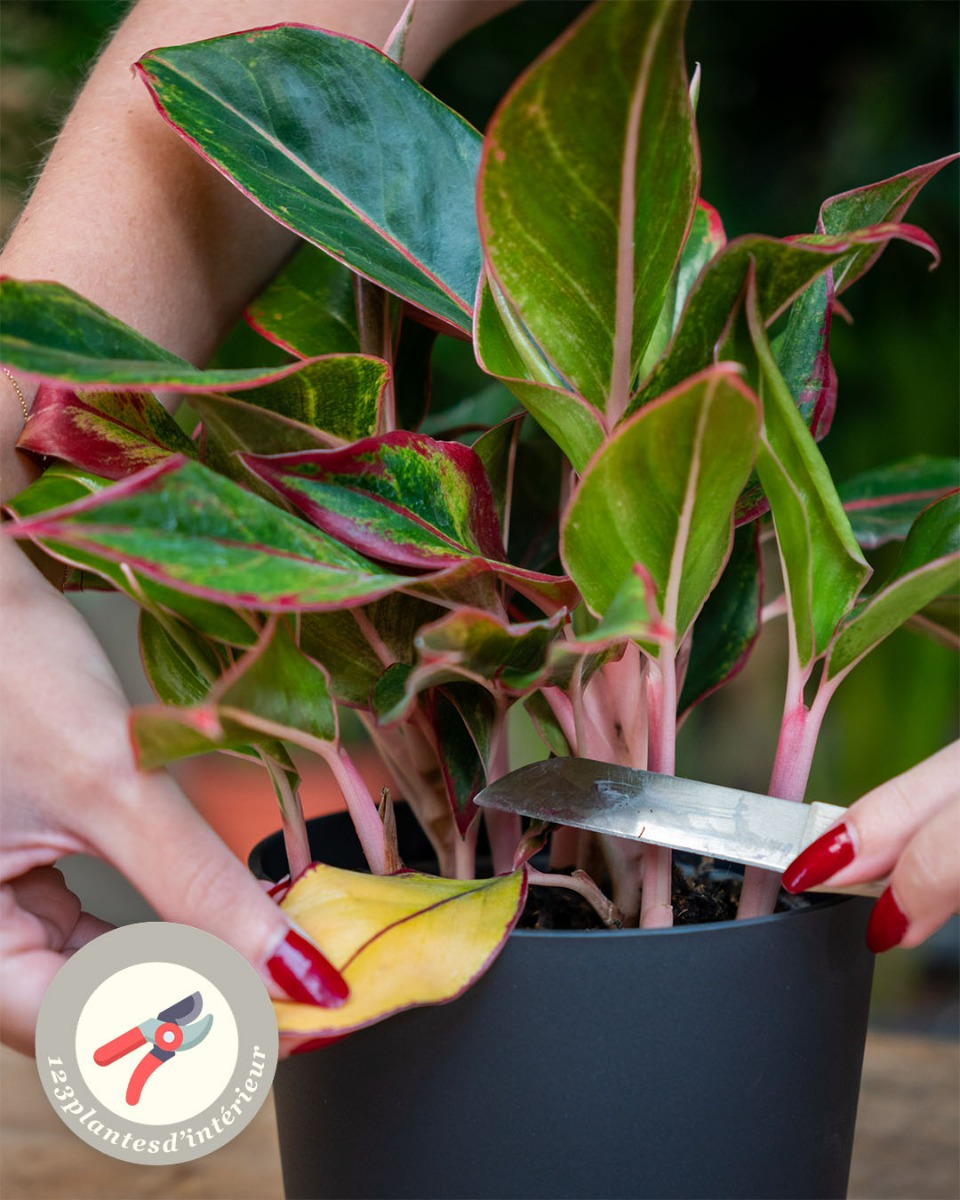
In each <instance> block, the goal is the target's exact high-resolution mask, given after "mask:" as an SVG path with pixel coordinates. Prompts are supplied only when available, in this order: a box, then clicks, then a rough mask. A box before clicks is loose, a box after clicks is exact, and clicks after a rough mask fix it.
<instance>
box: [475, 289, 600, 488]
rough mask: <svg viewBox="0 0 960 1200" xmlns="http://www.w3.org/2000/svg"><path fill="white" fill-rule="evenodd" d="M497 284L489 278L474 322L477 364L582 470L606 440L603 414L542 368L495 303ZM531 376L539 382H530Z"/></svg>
mask: <svg viewBox="0 0 960 1200" xmlns="http://www.w3.org/2000/svg"><path fill="white" fill-rule="evenodd" d="M494 286H495V285H492V284H491V281H490V280H488V279H487V278H486V277H484V279H483V282H482V284H481V288H480V295H479V300H478V303H477V315H476V321H475V324H474V341H475V348H476V354H477V361H478V362H479V364H480V366H481V367H482V368H483V369H484V370H485V371H486V372H487V373H488V374H490V375H495V376H496V377H497V378H498V379H501V380H502V381H503V383H504V384H506V386H507V387H508V388H509V389H510V391H511V392H513V394H514V395H515V396H516V397H517V399H518V400H519V401H520V403H521V404H522V405H523V406H524V408H525V409H526V410H527V412H529V413H530V415H531V416H532V417H533V418H534V420H535V421H536V422H537V423H538V424H539V425H540V426H541V427H542V428H543V429H544V430H545V431H546V432H547V433H548V434H549V435H550V437H551V438H552V439H553V441H554V442H556V444H557V445H558V446H559V447H560V449H561V450H562V451H563V452H564V454H566V456H567V458H569V459H570V462H571V463H572V464H573V467H574V469H575V470H577V471H582V470H583V468H584V467H585V466H586V465H587V463H588V462H589V460H590V457H591V456H592V455H593V453H594V452H595V451H596V450H597V448H598V447H599V445H600V443H601V441H602V440H603V434H604V430H603V421H602V418H601V416H600V413H599V412H598V411H597V409H595V408H594V407H593V405H591V404H588V403H587V402H586V400H584V399H583V397H582V396H579V395H577V394H575V393H574V392H571V391H569V390H568V389H566V388H565V387H562V386H560V385H559V383H558V382H557V381H556V379H555V377H554V376H553V375H552V373H551V372H550V371H549V370H548V369H546V368H544V367H541V366H539V365H538V361H539V360H538V357H537V355H536V353H535V352H534V350H533V349H532V343H530V342H529V340H528V339H525V338H524V336H523V333H522V330H521V331H515V332H513V333H511V331H510V330H509V329H508V327H507V324H506V322H505V320H504V316H503V312H502V311H501V308H500V307H499V306H498V304H497V302H496V298H495V293H494V290H493V287H494ZM523 347H527V351H528V352H527V353H522V352H521V350H522V348H523ZM531 375H535V376H537V378H536V379H531V378H530V376H531Z"/></svg>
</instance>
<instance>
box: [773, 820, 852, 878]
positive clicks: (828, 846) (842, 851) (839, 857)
mask: <svg viewBox="0 0 960 1200" xmlns="http://www.w3.org/2000/svg"><path fill="white" fill-rule="evenodd" d="M855 853H856V849H855V847H854V844H853V838H852V837H851V836H850V830H849V829H848V828H847V827H846V825H838V826H837V828H836V829H828V830H827V832H826V833H825V834H823V836H822V837H818V838H817V840H816V841H815V842H811V843H810V845H809V846H807V848H806V850H801V852H800V853H799V854H798V855H797V857H796V858H795V859H794V860H793V862H792V863H791V864H790V866H789V867H787V869H786V870H785V871H784V873H783V879H782V880H781V882H782V884H783V886H784V887H785V888H786V890H787V891H788V892H805V891H806V890H807V888H812V887H816V886H817V884H820V883H825V882H826V880H828V879H830V877H831V876H833V875H836V873H837V872H838V871H839V870H840V868H841V867H845V866H846V865H847V863H850V862H853V856H854V854H855Z"/></svg>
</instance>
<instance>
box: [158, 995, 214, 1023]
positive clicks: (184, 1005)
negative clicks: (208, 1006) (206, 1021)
mask: <svg viewBox="0 0 960 1200" xmlns="http://www.w3.org/2000/svg"><path fill="white" fill-rule="evenodd" d="M202 1008H203V997H202V996H201V995H200V993H199V992H193V993H192V994H191V995H189V996H184V998H183V999H182V1000H178V1001H177V1002H176V1004H171V1005H170V1007H169V1008H165V1009H163V1010H162V1011H161V1012H158V1013H157V1020H159V1021H173V1022H174V1023H175V1024H177V1025H186V1023H187V1022H188V1021H192V1020H193V1018H194V1017H196V1016H199V1014H200V1010H201V1009H202Z"/></svg>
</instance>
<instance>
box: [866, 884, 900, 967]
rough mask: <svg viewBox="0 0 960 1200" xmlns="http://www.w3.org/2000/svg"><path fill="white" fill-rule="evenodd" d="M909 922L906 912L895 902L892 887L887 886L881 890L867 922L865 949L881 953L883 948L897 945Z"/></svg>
mask: <svg viewBox="0 0 960 1200" xmlns="http://www.w3.org/2000/svg"><path fill="white" fill-rule="evenodd" d="M909 924H910V922H909V921H908V920H907V916H906V913H904V911H903V909H902V908H901V907H900V905H899V904H898V903H897V898H896V896H894V894H893V888H887V890H886V891H885V892H881V894H880V899H879V900H878V901H877V902H876V904H875V905H874V906H873V912H872V913H871V914H870V920H869V921H868V922H867V949H868V950H872V951H873V953H874V954H882V953H883V951H884V950H889V949H891V947H893V946H897V945H899V944H900V942H902V941H903V935H904V934H905V933H906V932H907V926H908V925H909Z"/></svg>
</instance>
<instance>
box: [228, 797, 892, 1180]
mask: <svg viewBox="0 0 960 1200" xmlns="http://www.w3.org/2000/svg"><path fill="white" fill-rule="evenodd" d="M311 826H312V828H311V840H312V844H313V846H314V853H315V854H316V856H317V857H322V858H323V859H324V860H325V861H328V862H334V863H336V864H337V865H341V866H347V867H358V868H359V867H362V862H361V861H360V860H359V852H358V850H357V849H356V843H355V838H354V835H353V833H352V830H351V829H350V827H349V822H348V821H347V820H346V819H345V818H338V817H333V818H322V819H321V821H319V822H312V823H311ZM401 848H402V849H403V848H404V847H403V841H402V840H401ZM406 853H407V860H408V861H412V860H413V859H414V858H415V857H416V850H415V849H414V850H412V849H411V848H410V846H409V843H408V845H407V849H406ZM251 867H252V868H253V869H254V870H255V871H256V872H257V873H259V874H261V875H264V876H266V877H272V878H279V877H280V876H281V875H282V874H283V873H284V871H285V859H284V857H283V848H282V845H281V844H280V840H279V836H277V837H275V838H273V839H268V840H267V841H266V842H264V843H261V845H260V846H259V847H257V849H256V850H255V851H254V853H253V855H252V856H251ZM869 911H870V905H869V903H868V902H866V901H863V900H855V899H838V898H833V897H830V898H817V900H816V901H815V902H814V903H812V904H811V905H810V907H809V908H806V909H801V910H798V911H793V912H787V913H782V914H778V915H776V916H772V917H763V918H759V919H757V920H751V921H741V922H723V923H719V924H714V925H704V926H694V927H689V926H688V927H686V928H679V929H672V930H652V931H628V932H623V933H613V932H611V933H605V932H601V933H598V932H592V933H555V932H543V933H541V932H524V931H518V932H515V933H514V934H513V935H512V936H511V937H510V939H509V941H508V943H507V945H506V947H505V948H504V950H503V953H502V954H501V956H500V957H499V959H498V960H497V961H496V963H494V965H493V966H492V967H491V969H490V970H489V971H488V973H487V974H486V975H485V976H484V977H483V978H482V979H481V980H480V981H479V983H477V984H476V985H475V986H474V987H473V988H472V989H471V990H470V991H469V992H468V993H467V994H466V995H465V996H463V997H461V998H460V999H459V1000H457V1001H456V1002H455V1003H453V1004H449V1005H444V1006H440V1007H435V1008H423V1009H418V1010H414V1011H411V1012H408V1013H403V1014H401V1015H399V1016H397V1017H394V1018H392V1019H390V1020H388V1021H385V1022H383V1023H382V1024H380V1025H377V1026H374V1027H373V1028H371V1029H368V1030H364V1031H363V1032H362V1033H360V1034H357V1035H355V1036H353V1037H351V1038H348V1039H346V1040H345V1041H343V1042H339V1043H337V1044H334V1045H332V1046H329V1047H327V1048H325V1049H322V1050H318V1051H315V1052H313V1053H307V1054H303V1055H297V1056H294V1057H293V1058H290V1059H288V1060H287V1061H285V1062H283V1063H281V1064H280V1067H279V1069H278V1071H277V1076H276V1081H275V1085H274V1090H275V1095H276V1104H277V1116H278V1122H279V1129H280V1146H281V1156H282V1160H283V1173H284V1183H285V1187H286V1193H287V1196H288V1197H289V1198H290V1200H294V1198H297V1200H299V1198H304V1197H316V1198H320V1197H323V1198H327V1197H330V1198H332V1197H337V1198H338V1200H339V1198H347V1197H364V1198H366V1200H372V1198H375V1197H384V1198H391V1200H392V1198H397V1200H398V1198H400V1197H416V1198H417V1200H430V1198H436V1200H455V1198H458V1197H471V1198H473V1200H477V1198H480V1197H483V1198H486V1197H511V1198H513V1200H517V1198H523V1200H525V1198H528V1197H529V1198H533V1197H549V1198H551V1200H559V1198H563V1197H587V1198H590V1200H600V1198H612V1197H630V1198H634V1200H639V1198H640V1197H709V1198H710V1200H719V1198H720V1197H737V1198H738V1200H747V1198H749V1197H757V1198H763V1200H771V1198H773V1197H803V1198H804V1200H811V1198H812V1197H816V1198H825V1197H835V1196H843V1195H845V1193H846V1186H847V1175H848V1171H849V1166H850V1153H851V1148H852V1142H853V1131H854V1120H855V1117H856V1107H857V1097H858V1093H859V1083H860V1068H861V1062H862V1057H863V1044H864V1038H865V1035H866V1023H867V1011H868V1006H869V996H870V983H871V978H872V973H873V956H872V955H871V954H869V952H868V951H867V950H866V949H865V946H864V929H865V925H866V920H867V916H868V914H869Z"/></svg>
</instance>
